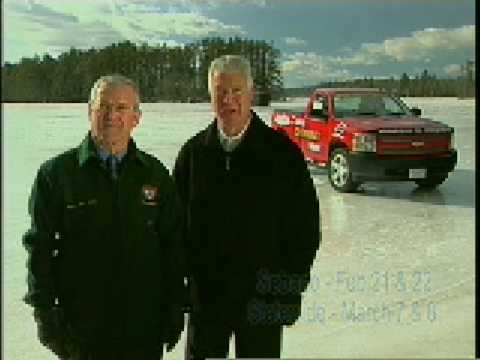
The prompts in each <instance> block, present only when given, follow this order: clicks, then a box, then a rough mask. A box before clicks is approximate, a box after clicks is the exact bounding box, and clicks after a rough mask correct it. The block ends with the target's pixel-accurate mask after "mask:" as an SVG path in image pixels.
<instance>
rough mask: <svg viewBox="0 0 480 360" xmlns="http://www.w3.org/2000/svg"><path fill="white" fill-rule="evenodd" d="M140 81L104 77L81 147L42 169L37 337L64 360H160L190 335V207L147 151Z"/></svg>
mask: <svg viewBox="0 0 480 360" xmlns="http://www.w3.org/2000/svg"><path fill="white" fill-rule="evenodd" d="M139 102H140V99H139V95H138V90H137V87H136V85H135V84H134V83H133V82H132V81H131V80H130V79H128V78H125V77H123V76H121V75H111V76H104V77H101V78H100V79H98V80H97V81H96V82H95V84H94V86H93V88H92V91H91V97H90V101H89V105H88V109H89V120H90V132H89V133H88V134H87V136H86V137H85V139H84V140H83V142H82V143H81V144H80V146H78V147H76V148H73V149H71V150H68V151H66V152H64V153H62V154H60V155H58V156H56V157H54V158H52V159H50V160H48V161H46V162H45V163H44V164H42V166H41V167H40V169H39V171H38V173H37V177H36V179H35V182H34V185H33V188H32V193H31V196H30V201H29V212H30V215H31V218H32V223H31V227H30V229H29V230H28V231H27V232H26V234H25V235H24V237H23V243H24V245H25V247H26V249H27V250H28V255H29V256H28V263H27V264H28V292H27V294H26V296H25V301H26V302H27V303H28V304H29V305H31V306H33V307H34V316H35V320H36V322H37V326H38V337H39V339H40V341H41V342H42V344H43V345H45V346H46V347H48V348H49V349H50V350H52V351H53V352H54V353H55V354H56V355H57V356H58V357H59V358H60V359H70V360H109V359H111V360H120V359H125V360H126V359H128V360H130V359H136V360H158V359H160V358H161V356H162V354H163V345H164V344H167V350H171V349H172V348H173V346H175V344H176V342H177V341H178V338H179V336H180V333H181V331H182V329H183V313H182V311H181V307H180V305H181V303H182V302H183V300H182V298H181V296H182V294H183V286H184V284H183V281H184V279H183V277H184V274H185V273H184V253H183V250H182V248H183V246H182V241H183V240H182V239H183V235H182V231H183V221H182V218H183V211H182V209H181V202H180V199H179V198H178V196H177V193H176V189H175V185H174V183H173V181H172V179H171V177H170V175H169V173H168V170H167V169H166V168H165V167H164V166H163V164H162V163H161V162H160V161H159V160H157V159H156V158H154V157H153V156H151V155H149V154H147V153H145V152H143V151H141V150H139V149H138V148H137V147H136V145H135V142H134V141H133V139H132V138H131V133H132V131H133V129H134V128H135V127H136V126H137V125H138V123H139V120H140V114H141V113H140V109H139Z"/></svg>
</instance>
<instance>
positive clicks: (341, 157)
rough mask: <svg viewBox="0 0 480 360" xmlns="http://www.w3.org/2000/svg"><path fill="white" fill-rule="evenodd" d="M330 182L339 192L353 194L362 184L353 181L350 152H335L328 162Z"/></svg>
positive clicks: (343, 150)
mask: <svg viewBox="0 0 480 360" xmlns="http://www.w3.org/2000/svg"><path fill="white" fill-rule="evenodd" d="M328 180H329V181H330V184H331V185H332V187H333V188H334V189H335V190H337V191H339V192H353V191H355V190H357V188H358V186H359V185H360V183H358V182H354V181H353V180H352V173H351V172H350V161H349V159H348V151H347V150H346V149H343V148H338V149H335V150H333V152H332V153H331V154H330V159H329V160H328Z"/></svg>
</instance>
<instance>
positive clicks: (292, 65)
mask: <svg viewBox="0 0 480 360" xmlns="http://www.w3.org/2000/svg"><path fill="white" fill-rule="evenodd" d="M282 71H283V74H284V76H285V84H286V85H287V86H298V85H303V84H315V83H319V82H322V81H328V80H342V79H347V78H351V77H352V74H351V73H350V71H349V70H347V69H345V68H341V67H339V66H338V65H337V62H336V59H335V58H333V57H329V56H322V55H318V54H315V53H312V52H310V53H303V52H296V53H295V54H291V55H287V56H285V58H284V60H283V62H282Z"/></svg>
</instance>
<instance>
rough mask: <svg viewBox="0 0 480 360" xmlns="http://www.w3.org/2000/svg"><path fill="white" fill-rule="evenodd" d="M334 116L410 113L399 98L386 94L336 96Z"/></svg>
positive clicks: (400, 114) (398, 114)
mask: <svg viewBox="0 0 480 360" xmlns="http://www.w3.org/2000/svg"><path fill="white" fill-rule="evenodd" d="M335 115H336V117H337V118H345V117H352V116H354V117H359V118H361V117H362V116H364V117H372V116H406V115H410V111H409V110H408V107H407V106H406V105H405V104H404V103H403V102H402V101H401V100H400V99H399V98H397V97H393V96H390V95H387V94H337V95H336V96H335Z"/></svg>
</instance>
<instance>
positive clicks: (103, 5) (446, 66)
mask: <svg viewBox="0 0 480 360" xmlns="http://www.w3.org/2000/svg"><path fill="white" fill-rule="evenodd" d="M2 16H3V34H2V40H3V41H2V45H3V59H2V60H3V62H6V61H8V62H17V61H19V60H20V58H21V57H22V56H26V57H32V56H33V55H34V54H39V55H43V54H44V53H49V54H51V55H53V56H57V55H58V54H59V53H61V52H63V51H65V50H68V49H69V48H70V47H72V46H73V47H76V48H82V49H86V48H90V47H97V48H101V47H104V46H107V45H110V44H111V43H114V42H118V41H122V40H127V39H128V40H130V41H133V42H137V43H142V42H147V43H148V44H150V45H158V44H162V43H164V42H166V43H167V45H170V46H175V45H181V44H186V43H190V42H194V41H196V40H198V39H201V38H203V37H207V36H220V37H229V36H240V37H243V38H248V39H258V40H266V41H269V42H270V41H273V44H274V46H275V47H276V48H278V49H280V50H281V53H282V58H281V64H282V70H283V75H284V79H285V81H284V82H285V86H287V87H290V86H303V85H315V84H318V83H319V82H321V81H325V80H335V79H342V78H352V77H364V76H373V77H389V76H394V77H399V76H400V75H401V74H402V73H403V72H406V73H408V74H410V75H414V74H418V73H421V72H422V71H423V69H428V70H429V71H431V72H433V73H435V74H436V75H437V76H438V77H445V76H447V75H450V76H456V75H457V74H458V71H459V69H460V65H461V64H464V63H465V61H466V60H467V59H470V60H475V51H474V48H475V0H304V1H302V0H300V1H299V0H175V1H174V0H130V1H127V0H82V1H80V0H78V1H77V0H75V1H74V0H71V1H69V0H4V1H3V11H2Z"/></svg>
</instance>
